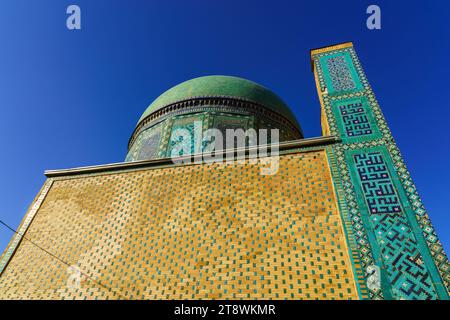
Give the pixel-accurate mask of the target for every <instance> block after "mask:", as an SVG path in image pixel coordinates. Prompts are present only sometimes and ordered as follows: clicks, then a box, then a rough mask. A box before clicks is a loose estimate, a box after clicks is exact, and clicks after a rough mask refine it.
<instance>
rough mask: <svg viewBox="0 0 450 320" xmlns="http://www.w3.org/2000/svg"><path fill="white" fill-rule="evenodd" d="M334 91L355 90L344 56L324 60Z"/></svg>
mask: <svg viewBox="0 0 450 320" xmlns="http://www.w3.org/2000/svg"><path fill="white" fill-rule="evenodd" d="M326 64H327V69H328V72H329V74H330V78H331V85H332V86H333V90H334V91H349V90H354V89H355V88H356V85H355V81H353V78H352V74H351V72H350V69H349V67H348V65H347V62H346V61H345V56H343V55H338V56H335V57H332V58H329V59H327V60H326Z"/></svg>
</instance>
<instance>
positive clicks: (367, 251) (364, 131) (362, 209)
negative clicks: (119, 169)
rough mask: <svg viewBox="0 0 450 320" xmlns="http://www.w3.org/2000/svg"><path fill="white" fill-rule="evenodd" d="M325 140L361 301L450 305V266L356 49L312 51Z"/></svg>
mask: <svg viewBox="0 0 450 320" xmlns="http://www.w3.org/2000/svg"><path fill="white" fill-rule="evenodd" d="M311 63H312V68H313V72H314V77H315V80H316V86H317V92H318V95H319V100H320V104H321V107H322V116H321V119H322V130H323V134H324V135H335V136H337V137H339V138H340V139H341V143H337V144H335V145H333V146H331V147H330V148H329V149H328V157H329V162H330V168H331V172H332V176H333V181H334V185H335V188H336V193H337V199H338V203H339V207H340V212H341V217H342V219H343V221H344V228H345V232H346V235H347V238H348V244H349V247H350V250H351V252H352V254H351V257H352V260H353V263H354V272H355V276H356V277H357V279H358V281H357V286H358V290H359V292H360V294H361V297H362V298H365V299H367V298H371V299H448V288H449V279H450V275H449V271H450V268H449V263H448V259H447V257H446V255H445V253H444V251H443V248H442V245H441V243H440V242H439V240H438V238H437V236H436V233H435V231H434V229H433V227H432V225H431V222H430V220H429V218H428V215H427V213H426V210H425V208H424V206H423V204H422V201H421V199H420V197H419V195H418V193H417V191H416V188H415V186H414V183H413V182H412V180H411V176H410V174H409V172H408V170H407V169H406V166H405V163H404V161H403V159H402V156H401V154H400V151H399V149H398V147H397V145H396V144H395V141H394V139H393V137H392V135H391V132H390V131H389V128H388V126H387V124H386V121H385V119H384V117H383V114H382V112H381V109H380V107H379V105H378V103H377V100H376V99H375V96H374V93H373V91H372V89H371V87H370V85H369V83H368V81H367V78H366V76H365V74H364V72H363V69H362V67H361V64H360V62H359V60H358V57H357V55H356V53H355V50H354V48H353V44H352V43H343V44H339V45H334V46H329V47H325V48H319V49H314V50H312V51H311Z"/></svg>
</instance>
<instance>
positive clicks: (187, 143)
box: [166, 115, 204, 157]
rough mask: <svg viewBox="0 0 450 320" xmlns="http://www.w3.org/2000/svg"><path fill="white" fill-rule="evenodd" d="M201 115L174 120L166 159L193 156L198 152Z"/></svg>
mask: <svg viewBox="0 0 450 320" xmlns="http://www.w3.org/2000/svg"><path fill="white" fill-rule="evenodd" d="M203 118H204V116H203V115H194V116H180V117H177V118H175V119H174V122H173V125H172V133H171V135H170V140H169V144H168V146H167V153H166V156H167V157H172V156H182V155H185V153H186V151H187V150H188V151H187V153H186V154H194V153H198V152H199V151H200V145H199V143H201V134H202V128H201V126H202V123H203Z"/></svg>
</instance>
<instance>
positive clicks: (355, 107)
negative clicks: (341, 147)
mask: <svg viewBox="0 0 450 320" xmlns="http://www.w3.org/2000/svg"><path fill="white" fill-rule="evenodd" d="M339 111H340V113H341V116H342V121H343V123H344V127H345V132H346V134H347V136H348V137H353V136H362V135H366V134H371V133H372V129H371V127H370V123H369V119H368V118H367V115H366V113H365V112H364V108H363V105H362V102H358V103H350V104H344V105H340V106H339Z"/></svg>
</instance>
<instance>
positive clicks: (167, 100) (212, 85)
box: [138, 76, 300, 128]
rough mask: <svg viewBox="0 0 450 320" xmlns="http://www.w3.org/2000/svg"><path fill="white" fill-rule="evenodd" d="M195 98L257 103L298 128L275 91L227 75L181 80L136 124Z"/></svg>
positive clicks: (151, 106)
mask: <svg viewBox="0 0 450 320" xmlns="http://www.w3.org/2000/svg"><path fill="white" fill-rule="evenodd" d="M197 97H232V98H239V99H243V100H248V101H252V102H256V103H259V104H261V105H263V106H265V107H267V108H269V109H271V110H272V111H275V112H277V113H279V114H281V115H283V116H284V117H286V118H287V119H289V120H290V121H291V122H292V123H293V124H294V125H295V126H296V127H297V128H300V126H299V124H298V122H297V120H296V118H295V116H294V114H293V113H292V112H291V110H290V109H289V107H288V106H287V105H286V104H285V103H284V102H283V100H281V99H280V98H279V97H278V96H277V95H276V94H275V93H273V92H272V91H270V90H269V89H267V88H265V87H263V86H261V85H259V84H257V83H255V82H253V81H249V80H246V79H242V78H237V77H230V76H206V77H200V78H195V79H191V80H188V81H185V82H183V83H180V84H179V85H177V86H175V87H173V88H171V89H169V90H167V91H166V92H164V93H163V94H162V95H160V96H159V97H158V98H157V99H156V100H155V101H153V103H152V104H151V105H150V106H149V107H148V108H147V110H145V112H144V113H143V114H142V116H141V118H140V119H139V122H138V123H140V122H141V121H142V120H143V119H144V118H145V117H147V116H148V115H149V114H151V113H153V112H155V111H157V110H159V109H161V108H163V107H165V106H167V105H169V104H171V103H174V102H178V101H182V100H186V99H190V98H197Z"/></svg>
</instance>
